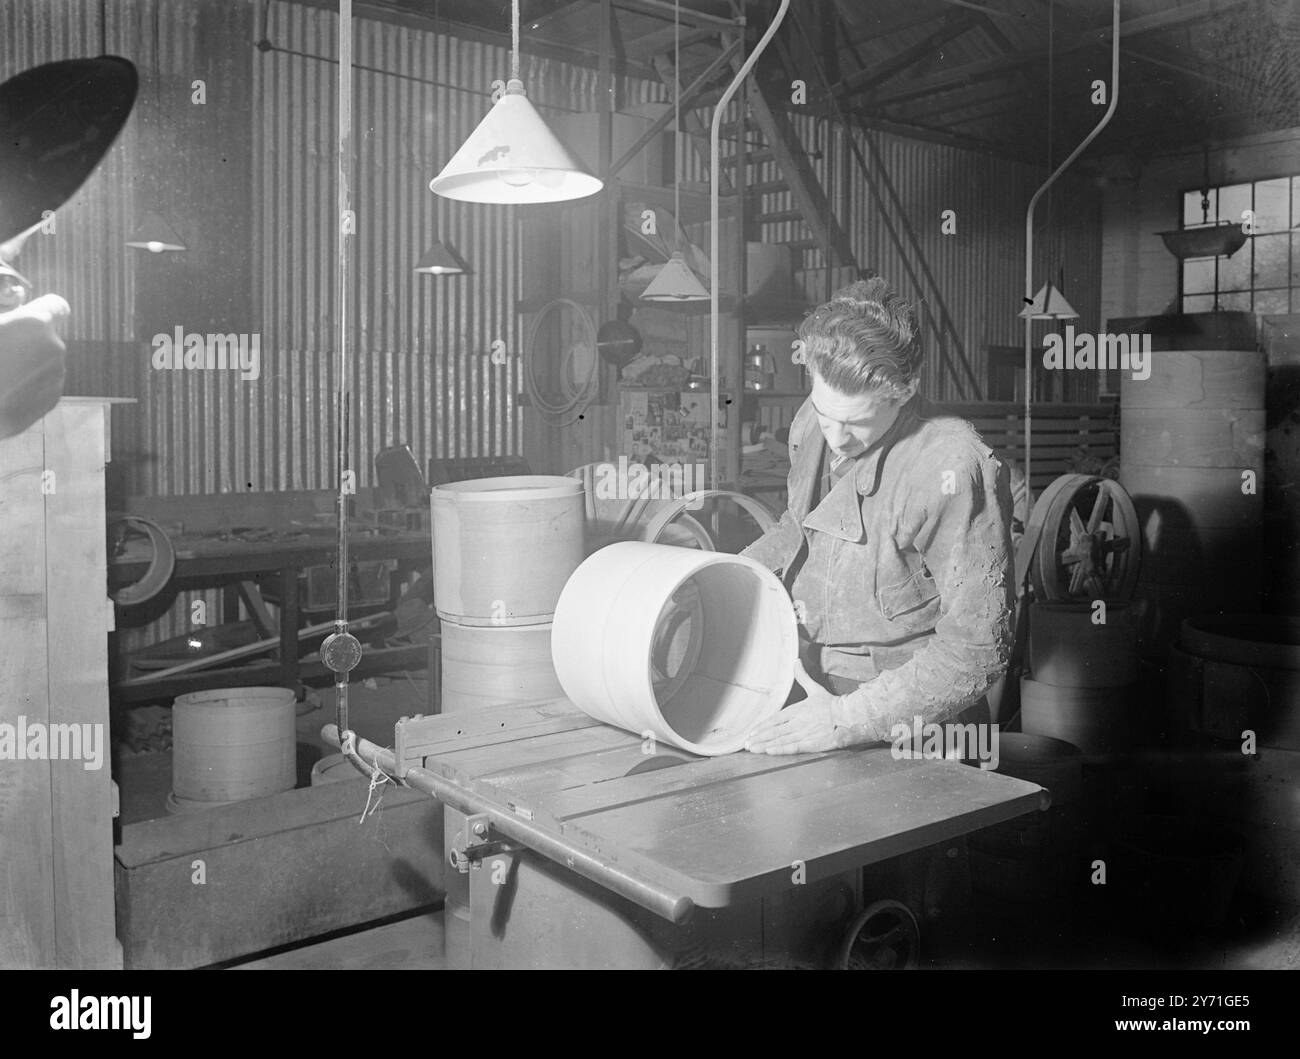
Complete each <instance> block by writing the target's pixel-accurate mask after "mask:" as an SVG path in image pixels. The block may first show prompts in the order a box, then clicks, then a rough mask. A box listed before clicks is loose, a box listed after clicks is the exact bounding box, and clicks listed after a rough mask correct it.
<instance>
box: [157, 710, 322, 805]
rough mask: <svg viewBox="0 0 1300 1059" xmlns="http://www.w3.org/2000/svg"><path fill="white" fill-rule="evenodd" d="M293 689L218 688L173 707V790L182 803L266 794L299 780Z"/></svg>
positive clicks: (277, 792)
mask: <svg viewBox="0 0 1300 1059" xmlns="http://www.w3.org/2000/svg"><path fill="white" fill-rule="evenodd" d="M295 699H296V696H295V695H294V693H293V691H292V690H290V689H289V688H215V689H213V690H211V691H194V692H190V693H189V694H188V695H179V696H177V698H176V702H175V703H174V705H173V707H172V794H173V797H174V798H175V800H176V802H177V804H178V805H180V806H182V807H188V805H189V803H192V802H232V801H242V800H244V799H246V798H263V797H265V796H267V795H269V794H279V793H280V792H281V791H288V790H293V788H294V785H295V783H296V781H297V739H296V728H295V715H296V710H295Z"/></svg>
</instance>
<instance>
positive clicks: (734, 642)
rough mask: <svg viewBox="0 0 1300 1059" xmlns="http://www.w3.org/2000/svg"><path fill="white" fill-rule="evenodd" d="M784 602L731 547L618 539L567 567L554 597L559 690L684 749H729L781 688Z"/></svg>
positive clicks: (786, 675)
mask: <svg viewBox="0 0 1300 1059" xmlns="http://www.w3.org/2000/svg"><path fill="white" fill-rule="evenodd" d="M797 650H798V630H797V625H796V623H795V616H794V608H793V607H792V606H791V604H790V597H789V595H788V594H787V593H786V591H785V589H784V587H783V586H782V585H781V582H780V581H779V580H778V579H777V578H776V576H775V575H774V574H773V573H772V572H771V571H770V570H768V569H767V568H766V567H764V566H762V565H760V564H759V563H757V562H755V561H754V560H752V559H748V558H746V557H744V556H739V555H726V554H721V553H717V552H700V551H695V550H694V549H687V548H673V547H668V546H665V545H659V544H644V543H641V542H633V541H625V542H621V543H618V544H611V545H610V546H609V547H607V548H602V549H601V550H600V551H598V552H596V553H595V554H594V555H592V556H591V557H590V558H589V559H587V560H586V562H584V563H583V564H582V565H581V566H580V567H579V568H578V569H577V571H575V573H574V574H573V576H572V577H571V578H570V579H569V582H568V584H567V585H565V587H564V592H563V593H562V594H561V596H560V601H559V603H558V605H557V606H556V608H555V621H554V626H553V628H552V632H551V657H552V660H553V661H554V663H555V672H556V675H557V676H558V677H559V680H560V685H561V687H562V688H563V689H564V693H565V694H566V695H567V696H568V697H569V698H570V699H571V700H572V701H573V703H574V704H575V705H577V706H578V707H580V708H581V709H583V710H585V711H586V712H587V713H588V714H590V715H591V716H592V717H595V718H596V719H597V720H600V721H605V722H606V723H608V724H612V725H615V726H617V727H619V728H625V729H627V730H628V731H631V732H637V733H646V732H649V733H651V734H653V736H654V737H655V738H656V739H658V740H660V741H662V742H664V743H668V744H670V745H672V746H677V747H680V748H681V749H683V750H688V751H690V752H692V753H695V754H705V755H712V754H729V753H732V752H734V751H736V750H740V749H741V748H742V747H743V746H744V744H745V738H746V736H747V735H748V734H749V732H750V731H751V730H752V729H753V727H754V726H755V725H756V724H757V723H758V722H760V721H762V720H764V719H765V718H767V717H770V716H771V715H772V714H774V713H776V712H777V711H778V710H779V709H780V708H781V707H782V705H783V704H784V703H785V700H786V698H787V696H788V695H789V692H790V687H791V683H792V681H793V678H794V662H795V658H796V654H797Z"/></svg>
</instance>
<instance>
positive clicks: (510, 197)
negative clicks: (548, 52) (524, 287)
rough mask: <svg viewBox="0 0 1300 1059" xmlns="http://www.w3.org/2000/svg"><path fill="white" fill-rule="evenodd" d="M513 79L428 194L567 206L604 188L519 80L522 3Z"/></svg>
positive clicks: (514, 9)
mask: <svg viewBox="0 0 1300 1059" xmlns="http://www.w3.org/2000/svg"><path fill="white" fill-rule="evenodd" d="M511 44H512V51H511V60H510V80H509V81H508V82H506V89H505V92H504V93H503V94H502V96H501V98H500V99H498V100H497V101H496V103H494V104H493V105H492V109H491V110H489V111H488V112H487V116H486V117H484V118H483V120H482V121H481V122H479V126H478V128H476V129H475V130H474V131H473V132H472V133H470V135H469V139H467V140H466V141H465V142H464V144H462V145H461V148H460V150H459V151H457V152H456V153H455V154H454V155H453V156H452V159H451V161H450V162H448V163H447V164H446V165H445V166H444V167H443V170H442V172H441V173H439V174H438V175H437V176H436V177H434V178H433V179H432V180H431V181H429V189H430V190H431V191H433V192H435V193H437V194H439V195H441V196H442V197H443V198H448V199H459V200H460V201H462V202H486V203H520V204H522V203H533V202H564V201H567V200H569V199H581V198H585V197H586V196H588V195H594V194H595V193H596V192H597V191H599V190H600V189H601V188H602V187H604V184H603V182H602V181H600V180H599V179H597V178H596V177H594V176H592V175H591V174H590V173H588V172H587V171H586V170H585V169H583V167H582V164H581V163H580V162H578V160H577V159H576V158H574V157H573V155H572V154H570V153H569V150H568V148H567V147H565V146H564V144H562V143H561V142H560V141H559V139H558V138H557V137H556V135H555V133H553V132H551V130H550V128H548V127H547V124H546V122H545V121H543V120H542V116H541V115H540V114H538V113H537V110H536V109H535V108H534V107H533V105H532V103H530V102H529V101H528V97H527V96H526V95H525V94H524V84H523V82H522V81H521V80H520V79H519V0H512V3H511Z"/></svg>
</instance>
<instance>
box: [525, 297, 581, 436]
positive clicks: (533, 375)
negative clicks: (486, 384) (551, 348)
mask: <svg viewBox="0 0 1300 1059" xmlns="http://www.w3.org/2000/svg"><path fill="white" fill-rule="evenodd" d="M562 306H568V307H569V308H571V309H572V310H573V311H574V312H576V313H577V314H578V317H579V320H580V321H581V328H582V331H583V332H584V337H585V338H586V340H587V341H586V347H587V348H588V349H589V350H590V351H591V357H590V361H591V366H590V368H589V369H588V371H587V377H586V378H585V379H583V380H582V381H581V382H580V383H577V382H574V383H570V382H569V372H570V369H571V368H572V366H573V359H574V351H575V346H573V345H571V346H570V347H569V348H568V349H567V350H565V351H564V353H563V354H561V356H560V364H559V373H558V374H559V380H558V381H559V387H560V400H559V401H558V402H557V401H552V400H551V399H550V398H548V397H547V396H546V395H545V394H544V393H542V389H541V386H539V385H538V382H537V348H536V347H537V335H538V332H539V331H540V330H541V326H542V324H543V323H545V322H546V319H547V317H548V316H549V315H550V313H551V312H552V310H554V309H557V308H560V307H562ZM599 370H600V363H599V359H598V357H597V354H596V323H595V321H594V320H592V318H591V315H590V314H589V313H588V312H587V310H586V309H585V308H583V307H582V306H581V305H579V304H578V303H577V302H575V301H572V300H570V299H568V298H555V299H554V300H552V301H549V302H547V303H546V304H545V305H544V306H542V308H541V311H540V312H538V314H537V315H536V316H535V317H534V318H533V322H532V325H531V326H530V327H529V328H528V336H527V338H526V339H525V341H524V364H523V376H524V392H525V393H526V394H527V395H528V400H529V402H530V403H531V404H532V406H533V407H534V408H536V409H537V411H538V413H539V414H540V415H541V416H542V418H543V419H545V420H546V421H547V422H548V423H550V424H551V425H553V426H570V425H572V424H573V423H575V422H577V421H578V420H579V419H580V418H582V416H583V414H584V413H585V412H586V410H587V407H588V406H589V405H590V404H591V403H592V401H594V400H595V399H596V394H597V392H598V390H599V381H600V376H599Z"/></svg>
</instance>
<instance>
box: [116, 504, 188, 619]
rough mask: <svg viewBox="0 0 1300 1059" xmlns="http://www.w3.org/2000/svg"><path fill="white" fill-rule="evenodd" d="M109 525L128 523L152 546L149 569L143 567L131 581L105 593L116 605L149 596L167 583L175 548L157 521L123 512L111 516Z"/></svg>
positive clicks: (171, 569) (156, 592)
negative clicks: (137, 579)
mask: <svg viewBox="0 0 1300 1059" xmlns="http://www.w3.org/2000/svg"><path fill="white" fill-rule="evenodd" d="M113 525H115V526H116V525H125V526H129V527H131V528H132V529H134V530H136V531H138V532H140V533H143V534H145V536H147V537H148V538H149V544H150V545H151V546H152V548H153V556H152V558H150V560H149V569H148V570H146V571H145V573H144V576H143V577H142V578H140V580H139V581H136V582H135V583H134V584H130V585H124V586H123V587H121V588H119V589H117V590H116V591H115V592H112V593H110V594H109V595H110V597H111V598H112V600H113V602H114V603H116V604H117V605H118V606H119V607H134V606H137V605H138V604H140V603H144V602H146V601H148V600H151V599H153V597H154V596H156V595H158V593H159V592H161V591H162V590H163V589H164V588H166V587H167V582H168V581H170V580H171V578H172V572H173V571H174V570H175V569H176V549H175V548H173V547H172V542H171V538H169V537H168V536H167V533H166V531H165V530H164V529H163V528H162V527H161V526H159V525H158V523H156V522H152V521H150V520H149V519H147V518H141V517H140V516H139V515H124V516H122V517H121V518H116V519H114V520H113Z"/></svg>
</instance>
